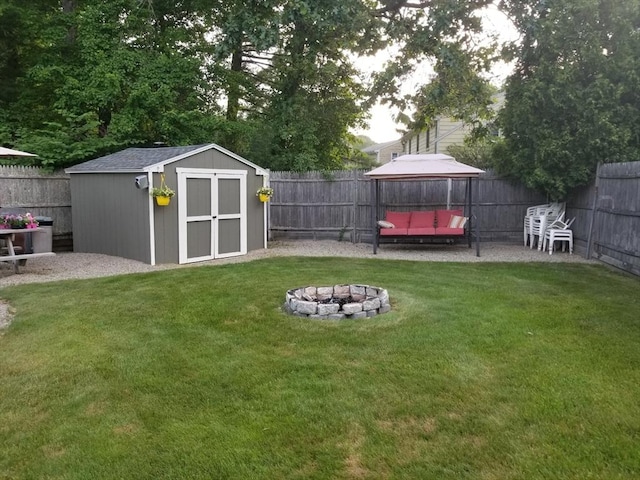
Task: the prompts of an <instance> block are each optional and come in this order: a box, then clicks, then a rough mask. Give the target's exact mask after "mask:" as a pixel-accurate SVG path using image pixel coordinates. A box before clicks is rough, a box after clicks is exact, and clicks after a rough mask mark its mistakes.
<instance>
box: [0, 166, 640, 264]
mask: <svg viewBox="0 0 640 480" xmlns="http://www.w3.org/2000/svg"><path fill="white" fill-rule="evenodd" d="M270 180H271V185H272V186H273V187H274V189H275V195H274V197H273V200H272V201H271V202H270V204H269V218H270V222H269V225H270V235H271V237H272V238H276V239H277V238H311V239H325V238H328V239H337V240H345V241H351V242H370V241H371V217H370V215H371V208H372V207H371V186H370V184H371V181H370V180H368V179H367V178H365V177H364V171H337V172H331V173H329V174H325V173H319V172H311V173H291V172H272V173H271V177H270ZM465 191H466V179H465V180H452V181H451V188H449V184H448V181H447V180H422V181H407V182H405V181H402V182H396V181H394V182H388V181H383V182H381V199H380V211H379V212H378V215H379V217H380V218H382V216H383V215H384V210H386V209H389V210H399V211H403V210H404V211H407V210H415V209H425V210H427V209H437V208H445V207H447V199H448V200H449V204H450V206H451V207H454V208H462V207H463V206H464V204H465ZM474 199H475V200H477V202H478V206H477V208H475V207H474V208H475V210H474V213H475V214H476V215H477V217H478V219H479V225H480V231H481V237H482V239H483V240H485V241H487V240H489V241H514V242H520V241H522V219H523V216H524V213H525V210H526V208H527V207H528V206H531V205H536V204H539V203H545V201H546V199H545V198H544V197H543V196H542V195H540V194H538V193H536V192H534V191H532V190H529V189H527V188H525V187H524V186H522V185H521V184H517V183H513V182H510V181H508V180H505V179H502V178H499V177H497V176H496V175H494V174H493V173H491V172H487V173H485V174H483V175H481V176H480V178H479V179H478V180H477V182H476V181H474ZM1 207H5V208H12V209H22V210H24V211H29V212H31V213H32V214H34V215H37V216H44V217H51V218H52V219H53V240H54V249H58V250H61V249H70V248H71V238H72V235H71V234H72V228H71V192H70V188H69V178H68V176H67V175H66V174H65V173H63V172H54V173H49V172H44V171H41V170H39V169H38V168H34V167H7V166H0V208H1ZM567 217H568V218H572V217H575V218H576V220H575V222H574V224H573V227H572V228H573V232H574V241H575V246H576V250H577V252H579V253H581V254H584V255H585V256H591V257H593V258H597V259H599V260H601V261H602V262H605V263H607V264H610V265H613V266H615V267H617V268H620V269H623V270H625V271H627V272H631V273H634V274H635V275H640V162H635V163H611V164H604V165H601V166H600V167H599V168H598V173H597V178H596V181H595V182H594V183H593V184H592V185H590V186H588V187H585V188H583V189H581V190H580V191H578V192H576V193H574V194H573V195H572V196H571V198H570V199H569V200H568V201H567Z"/></svg>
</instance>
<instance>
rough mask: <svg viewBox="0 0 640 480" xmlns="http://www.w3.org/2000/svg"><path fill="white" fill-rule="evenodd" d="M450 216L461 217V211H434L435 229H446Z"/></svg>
mask: <svg viewBox="0 0 640 480" xmlns="http://www.w3.org/2000/svg"><path fill="white" fill-rule="evenodd" d="M451 215H458V216H460V217H461V216H462V210H436V228H437V229H440V228H446V227H448V226H449V220H450V219H451Z"/></svg>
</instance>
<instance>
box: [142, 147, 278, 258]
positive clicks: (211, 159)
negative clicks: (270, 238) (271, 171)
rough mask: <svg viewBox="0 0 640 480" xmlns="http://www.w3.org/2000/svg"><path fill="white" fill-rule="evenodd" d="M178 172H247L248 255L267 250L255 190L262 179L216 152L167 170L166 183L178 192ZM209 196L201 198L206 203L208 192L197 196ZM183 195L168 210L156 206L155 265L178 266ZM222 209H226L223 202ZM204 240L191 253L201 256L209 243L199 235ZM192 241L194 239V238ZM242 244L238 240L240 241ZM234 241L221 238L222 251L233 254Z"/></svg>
mask: <svg viewBox="0 0 640 480" xmlns="http://www.w3.org/2000/svg"><path fill="white" fill-rule="evenodd" d="M176 168H203V169H209V170H244V171H246V172H247V251H251V250H257V249H260V248H264V240H265V238H264V236H265V233H264V232H265V231H266V226H265V224H264V205H263V204H262V203H261V202H260V201H259V200H258V198H257V197H256V196H255V192H256V190H258V188H260V187H261V186H262V181H263V177H262V176H261V175H256V172H255V170H254V169H253V168H252V167H250V166H248V165H245V164H244V163H242V162H240V161H238V160H236V159H234V158H232V157H230V156H228V155H226V154H224V153H222V152H219V151H218V150H215V149H210V150H207V151H205V152H201V153H199V154H196V155H192V156H190V157H187V158H184V159H182V160H178V161H176V162H172V163H170V164H168V165H166V166H165V169H164V170H165V171H164V173H165V183H166V184H167V185H168V186H169V187H171V188H173V189H174V190H176V187H177V185H178V176H177V174H176ZM153 184H154V185H160V174H154V177H153ZM200 194H202V195H207V198H204V197H203V198H202V201H203V202H206V201H207V199H208V198H209V197H208V195H209V192H207V193H200V192H199V193H198V195H200ZM180 195H181V193H180V192H178V194H177V195H176V197H174V198H173V200H172V201H171V203H170V204H169V205H168V206H166V207H158V206H154V218H155V239H156V242H155V249H156V263H159V264H160V263H179V246H178V201H180V198H179V197H180ZM220 207H221V208H227V206H226V205H225V204H224V202H223V203H222V204H221V205H220ZM198 236H199V237H201V238H200V239H198V240H197V241H194V244H191V243H190V245H189V246H188V249H189V250H190V251H192V252H201V251H203V250H204V249H205V245H204V243H205V242H207V241H210V239H209V236H208V235H205V234H204V233H201V232H198ZM191 237H192V238H193V236H191ZM238 242H239V240H238ZM234 244H235V239H233V238H226V237H225V238H220V251H221V253H224V252H226V251H234V248H233V245H234Z"/></svg>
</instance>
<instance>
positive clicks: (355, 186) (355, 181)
mask: <svg viewBox="0 0 640 480" xmlns="http://www.w3.org/2000/svg"><path fill="white" fill-rule="evenodd" d="M352 190H353V215H352V216H351V218H352V219H353V220H352V221H353V230H352V232H353V233H352V235H351V243H357V240H356V235H357V234H358V170H355V169H354V170H353V189H352Z"/></svg>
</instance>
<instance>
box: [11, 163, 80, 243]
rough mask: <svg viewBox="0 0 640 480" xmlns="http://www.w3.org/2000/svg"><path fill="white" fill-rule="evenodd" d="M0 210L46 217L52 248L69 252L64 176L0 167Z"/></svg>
mask: <svg viewBox="0 0 640 480" xmlns="http://www.w3.org/2000/svg"><path fill="white" fill-rule="evenodd" d="M0 209H13V210H22V211H25V212H30V213H31V214H33V215H34V216H42V217H50V218H51V219H52V220H53V242H54V248H55V249H57V250H60V249H63V250H66V249H71V230H72V229H71V190H70V187H69V177H68V175H67V174H65V173H64V172H52V173H51V172H45V171H43V170H40V169H39V168H36V167H22V166H0Z"/></svg>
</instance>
